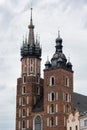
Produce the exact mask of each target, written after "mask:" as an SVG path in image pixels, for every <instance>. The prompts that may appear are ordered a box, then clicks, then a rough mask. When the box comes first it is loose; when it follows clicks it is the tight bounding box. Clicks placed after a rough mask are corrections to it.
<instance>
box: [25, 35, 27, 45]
mask: <svg viewBox="0 0 87 130" xmlns="http://www.w3.org/2000/svg"><path fill="white" fill-rule="evenodd" d="M25 44H27V33H26V36H25Z"/></svg>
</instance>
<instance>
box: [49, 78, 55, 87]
mask: <svg viewBox="0 0 87 130" xmlns="http://www.w3.org/2000/svg"><path fill="white" fill-rule="evenodd" d="M54 84H55V80H54V77H51V78H50V85H51V86H53V85H54Z"/></svg>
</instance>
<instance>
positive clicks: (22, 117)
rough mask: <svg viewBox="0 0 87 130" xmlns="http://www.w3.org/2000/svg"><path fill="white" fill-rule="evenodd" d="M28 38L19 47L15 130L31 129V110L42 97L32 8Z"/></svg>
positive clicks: (41, 82) (38, 46) (41, 80)
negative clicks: (19, 71) (19, 60)
mask: <svg viewBox="0 0 87 130" xmlns="http://www.w3.org/2000/svg"><path fill="white" fill-rule="evenodd" d="M28 28H29V36H28V39H27V37H26V38H25V40H23V45H22V47H21V77H20V78H18V79H17V97H16V103H17V104H16V130H19V129H20V130H22V129H25V128H26V129H27V128H28V130H29V128H31V127H32V126H31V125H32V122H31V119H32V114H31V113H32V110H33V108H34V106H35V105H36V104H37V102H39V100H40V99H41V98H42V96H43V79H41V77H40V76H41V72H40V71H41V70H40V69H41V47H40V43H39V41H38V39H37V38H36V40H35V37H34V25H33V20H32V8H31V18H30V25H29V26H28Z"/></svg>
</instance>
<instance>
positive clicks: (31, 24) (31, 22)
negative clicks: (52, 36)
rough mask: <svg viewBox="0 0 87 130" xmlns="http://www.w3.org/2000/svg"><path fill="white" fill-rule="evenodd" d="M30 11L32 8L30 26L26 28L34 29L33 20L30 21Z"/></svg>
mask: <svg viewBox="0 0 87 130" xmlns="http://www.w3.org/2000/svg"><path fill="white" fill-rule="evenodd" d="M32 10H33V8H32V7H31V18H30V25H29V26H28V28H34V25H33V20H32Z"/></svg>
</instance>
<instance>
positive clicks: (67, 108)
mask: <svg viewBox="0 0 87 130" xmlns="http://www.w3.org/2000/svg"><path fill="white" fill-rule="evenodd" d="M66 113H69V105H68V104H67V105H66Z"/></svg>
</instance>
